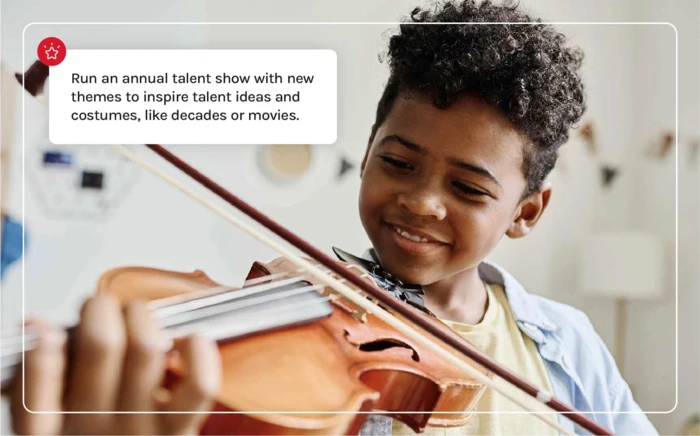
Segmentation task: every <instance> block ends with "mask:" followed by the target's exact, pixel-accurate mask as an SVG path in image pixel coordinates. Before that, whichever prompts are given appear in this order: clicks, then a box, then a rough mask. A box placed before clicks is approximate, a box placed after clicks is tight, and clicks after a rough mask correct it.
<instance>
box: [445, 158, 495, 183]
mask: <svg viewBox="0 0 700 436" xmlns="http://www.w3.org/2000/svg"><path fill="white" fill-rule="evenodd" d="M448 162H449V163H450V164H451V165H454V166H456V167H459V168H462V169H463V170H467V171H471V172H473V173H477V174H481V175H482V176H485V177H486V178H487V179H489V180H491V181H492V182H493V183H495V184H497V185H498V186H501V183H500V182H499V181H498V179H497V178H496V176H494V175H493V174H491V173H490V172H489V171H488V170H487V169H486V168H482V167H480V166H476V165H472V164H469V163H466V162H462V161H461V160H457V159H455V158H450V159H449V160H448Z"/></svg>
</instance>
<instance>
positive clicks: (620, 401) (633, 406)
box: [361, 253, 658, 435]
mask: <svg viewBox="0 0 700 436" xmlns="http://www.w3.org/2000/svg"><path fill="white" fill-rule="evenodd" d="M365 257H367V258H368V259H371V257H370V256H369V253H365ZM479 275H480V276H481V278H482V280H484V281H485V282H487V283H491V284H494V283H495V284H500V285H501V286H503V288H504V289H505V292H506V296H507V297H508V302H509V304H510V308H511V311H512V313H513V317H514V318H515V320H516V322H517V324H518V327H519V328H520V330H521V331H522V332H523V333H525V334H526V335H527V336H529V337H530V338H531V339H532V340H533V341H535V343H536V344H537V349H538V350H539V352H540V355H541V356H542V360H543V362H544V364H545V367H546V368H547V372H548V374H549V379H550V382H551V385H552V391H553V392H552V393H553V394H554V396H555V397H556V398H557V399H559V400H561V401H562V402H564V403H566V404H569V405H571V406H572V407H573V408H575V409H577V410H579V411H581V412H584V413H585V414H586V415H587V416H588V417H589V418H591V419H592V420H594V421H595V422H597V423H598V424H600V425H602V426H604V427H606V428H607V429H608V430H611V431H612V432H613V433H615V434H620V435H647V434H658V433H657V432H656V430H655V429H654V427H653V426H652V424H651V422H649V419H648V418H647V417H646V415H645V414H644V412H642V410H641V409H640V407H639V406H638V405H637V403H636V402H635V401H634V399H633V398H632V392H631V391H630V389H629V386H628V385H627V383H626V382H625V381H624V380H623V379H622V376H621V375H620V372H619V371H618V369H617V365H616V364H615V360H614V359H613V357H612V356H611V354H610V352H609V351H608V349H607V347H606V346H605V344H604V343H603V340H602V339H601V338H600V336H598V334H597V333H596V331H595V329H594V328H593V325H592V324H591V322H590V321H589V320H588V317H587V316H586V315H585V314H584V313H583V312H581V311H580V310H577V309H574V308H573V307H571V306H567V305H565V304H561V303H557V302H555V301H552V300H548V299H546V298H543V297H540V296H537V295H533V294H529V293H528V292H526V291H525V289H524V288H523V286H522V285H521V284H520V283H518V281H517V280H515V278H513V276H511V275H510V274H509V273H508V272H506V271H505V270H504V269H502V268H501V267H499V266H497V265H495V264H493V263H490V262H484V263H482V264H481V265H480V266H479ZM593 411H595V412H605V413H591V412H593ZM559 423H560V424H562V426H564V427H565V428H568V429H569V430H571V431H573V432H576V433H578V434H588V432H587V431H585V430H583V429H582V428H579V427H578V426H576V425H575V424H574V423H573V422H571V421H570V420H568V419H567V418H565V417H564V416H561V415H559ZM361 434H363V435H365V434H366V435H370V434H371V435H390V434H391V419H389V418H385V417H381V416H372V417H371V419H370V420H368V422H367V424H365V427H363V429H362V431H361Z"/></svg>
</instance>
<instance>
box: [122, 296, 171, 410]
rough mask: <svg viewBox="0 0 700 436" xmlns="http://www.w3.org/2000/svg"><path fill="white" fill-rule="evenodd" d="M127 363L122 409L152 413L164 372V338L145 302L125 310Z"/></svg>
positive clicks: (124, 375)
mask: <svg viewBox="0 0 700 436" xmlns="http://www.w3.org/2000/svg"><path fill="white" fill-rule="evenodd" d="M125 324H126V336H127V350H126V360H125V363H124V372H123V378H122V385H121V392H120V396H119V410H123V411H130V410H134V411H144V410H153V404H154V399H153V393H154V391H155V390H156V389H157V388H159V387H160V385H161V382H162V379H163V374H164V370H165V352H166V351H167V350H165V349H164V341H163V338H164V335H163V334H162V333H161V332H160V331H159V329H158V326H157V325H156V322H155V320H154V319H153V318H152V316H151V313H150V311H149V309H148V307H147V306H146V304H144V303H142V302H134V303H131V304H129V305H128V306H127V307H126V309H125Z"/></svg>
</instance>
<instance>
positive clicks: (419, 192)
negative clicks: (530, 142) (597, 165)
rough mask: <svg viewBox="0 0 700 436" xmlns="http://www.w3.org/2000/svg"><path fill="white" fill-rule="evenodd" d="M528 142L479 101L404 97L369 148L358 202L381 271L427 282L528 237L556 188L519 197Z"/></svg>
mask: <svg viewBox="0 0 700 436" xmlns="http://www.w3.org/2000/svg"><path fill="white" fill-rule="evenodd" d="M525 144H526V142H525V140H524V139H523V138H522V137H521V135H520V134H519V133H518V132H517V131H516V130H515V128H514V127H513V126H512V125H511V123H510V122H509V121H508V120H507V119H506V118H505V117H504V116H503V115H502V114H501V113H500V112H499V111H498V110H497V109H494V108H492V107H491V106H489V105H488V104H486V103H485V102H483V101H482V100H479V99H476V98H473V97H462V98H460V99H459V100H457V101H456V102H455V103H454V104H453V105H452V106H451V107H450V108H448V109H442V110H441V109H438V108H436V107H434V106H433V105H432V103H431V101H430V100H429V99H428V98H427V97H426V96H424V95H419V94H415V93H414V94H413V95H412V96H411V98H408V99H406V98H402V97H398V98H397V99H396V100H395V101H394V103H393V107H392V109H391V112H390V113H389V115H388V117H387V118H386V120H385V121H384V123H383V124H382V125H381V126H380V128H379V129H378V130H377V133H376V134H375V136H374V138H373V140H372V142H371V144H369V147H368V150H367V154H366V155H365V161H364V162H363V165H362V186H361V190H360V200H359V207H360V218H361V219H362V224H363V226H364V227H365V230H366V232H367V234H368V236H369V238H370V240H371V241H372V244H373V246H374V248H375V250H376V252H377V255H378V256H379V260H380V262H381V263H382V265H383V266H384V268H386V269H387V270H388V271H390V272H391V273H392V274H394V275H395V276H397V277H398V278H400V279H401V280H403V281H404V282H408V283H416V284H421V285H429V284H432V283H435V282H438V281H440V280H443V279H445V278H448V277H450V276H453V275H454V274H456V273H459V272H462V271H464V270H467V269H470V268H473V267H475V266H477V265H478V264H479V263H480V262H481V261H482V260H483V259H484V258H485V257H486V256H487V255H488V254H489V253H490V252H491V251H492V250H493V249H494V247H495V246H496V244H497V243H498V241H499V240H500V239H501V237H502V236H503V235H504V234H507V235H509V236H510V237H520V236H523V235H525V234H526V233H527V232H528V231H529V230H530V229H531V228H532V227H533V226H534V224H535V223H536V222H537V220H538V219H539V216H540V215H541V213H542V211H543V210H544V208H545V207H546V205H547V203H548V201H549V196H550V192H551V191H550V189H549V188H545V189H543V190H541V191H540V192H538V193H535V194H532V195H530V196H528V197H527V198H526V199H524V200H523V199H522V194H523V192H524V191H525V188H526V181H525V177H524V175H523V172H522V163H523V150H524V147H525ZM521 200H522V201H521Z"/></svg>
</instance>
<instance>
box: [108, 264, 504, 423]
mask: <svg viewBox="0 0 700 436" xmlns="http://www.w3.org/2000/svg"><path fill="white" fill-rule="evenodd" d="M345 267H348V265H345ZM297 269H298V268H296V267H295V266H294V265H293V264H292V263H291V262H289V261H288V260H287V259H285V258H280V259H277V260H275V261H273V262H271V263H260V262H256V263H255V264H254V265H253V267H252V268H251V269H250V273H249V274H248V276H247V280H246V283H245V286H244V287H242V288H240V289H233V288H231V287H227V286H224V285H221V284H219V283H217V282H215V281H213V280H212V279H211V278H209V277H208V276H207V275H206V274H205V273H204V272H202V271H195V272H192V273H181V272H175V271H166V270H161V269H155V268H147V267H122V268H116V269H113V270H110V271H107V272H106V273H104V274H103V275H102V276H101V278H100V279H99V282H98V285H97V291H98V292H109V293H111V294H112V295H114V296H115V297H117V299H118V300H119V301H120V302H121V303H124V304H126V303H128V302H129V301H131V300H132V299H146V300H150V301H152V302H153V303H152V304H154V306H153V307H154V314H155V315H156V316H157V317H159V321H160V322H161V323H162V324H163V325H164V326H166V327H168V328H172V329H174V330H175V331H176V332H178V334H183V333H193V332H202V333H206V334H209V335H211V334H212V331H214V332H217V333H214V338H215V339H217V340H218V341H219V352H220V356H221V361H222V367H223V368H224V372H223V379H222V384H221V389H220V391H219V393H218V395H217V396H216V397H215V400H216V406H215V408H214V411H217V412H224V411H234V412H237V413H235V414H230V413H229V414H219V413H217V414H212V415H211V416H210V417H209V418H208V419H207V421H206V422H205V424H204V426H203V427H202V429H201V434H230V433H231V432H232V431H233V432H235V433H236V434H261V433H262V434H299V433H304V434H356V433H357V432H358V431H359V430H360V427H361V426H362V424H363V423H364V421H365V419H366V417H367V414H351V413H348V412H356V413H357V412H368V411H372V410H375V411H381V412H380V413H383V414H385V415H387V416H391V417H393V418H395V419H398V420H400V421H402V422H404V423H405V424H407V425H408V426H410V427H411V428H412V429H413V430H414V431H416V432H421V431H422V430H423V428H425V426H426V425H428V424H429V425H432V426H443V427H448V426H449V427H452V426H460V425H464V424H465V423H466V422H467V421H468V420H469V418H470V417H471V416H472V410H473V408H474V407H475V405H476V403H477V401H478V399H479V397H480V396H481V395H482V394H483V392H484V390H485V388H486V386H485V385H484V384H482V383H479V382H478V381H476V380H474V379H473V378H471V377H469V376H466V375H465V374H464V373H463V372H462V371H460V370H458V369H456V368H454V367H451V366H448V365H445V364H444V362H443V361H442V360H441V359H438V358H436V357H435V356H434V355H432V353H430V352H429V351H427V350H426V349H425V347H422V346H421V345H420V344H418V343H416V342H415V341H413V340H411V339H410V338H408V337H406V336H405V335H403V334H401V333H400V332H397V331H396V330H395V329H393V328H391V327H390V326H388V325H387V324H386V323H384V322H383V321H381V320H380V319H379V318H377V317H376V316H374V315H373V314H371V313H367V312H365V311H363V310H362V309H361V308H359V307H357V306H355V305H353V304H352V303H350V302H348V301H347V300H345V299H342V298H328V296H329V295H333V294H332V292H329V291H327V290H325V289H324V287H323V286H320V285H319V283H318V281H317V280H313V279H310V278H308V277H304V276H303V273H302V275H300V274H299V272H296V270H297ZM364 279H365V280H367V281H368V283H370V284H371V285H372V286H376V285H374V283H373V282H372V281H371V280H372V279H371V278H370V277H369V276H368V275H365V277H364ZM414 311H415V313H416V314H420V315H418V316H424V317H426V318H427V317H429V315H426V314H424V313H421V312H420V311H419V310H417V309H414ZM430 321H431V322H433V323H434V324H435V325H442V326H443V327H442V328H444V329H445V331H449V328H448V327H447V326H444V324H442V323H441V322H440V321H438V320H437V319H436V318H431V319H430ZM453 334H454V333H453ZM465 361H467V362H468V363H469V364H471V365H474V366H475V367H479V369H480V371H481V372H482V373H483V374H486V375H489V376H490V375H491V373H490V372H489V371H487V370H486V369H484V368H482V367H480V366H479V365H478V364H476V363H475V362H473V361H471V359H465ZM179 371H180V368H179V365H178V364H177V361H176V360H173V359H171V362H170V365H169V374H170V375H171V376H174V377H176V376H177V374H178V372H179ZM255 411H269V412H277V413H274V414H271V413H266V414H256V413H254V412H255ZM396 412H403V413H396ZM407 412H411V413H407Z"/></svg>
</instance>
